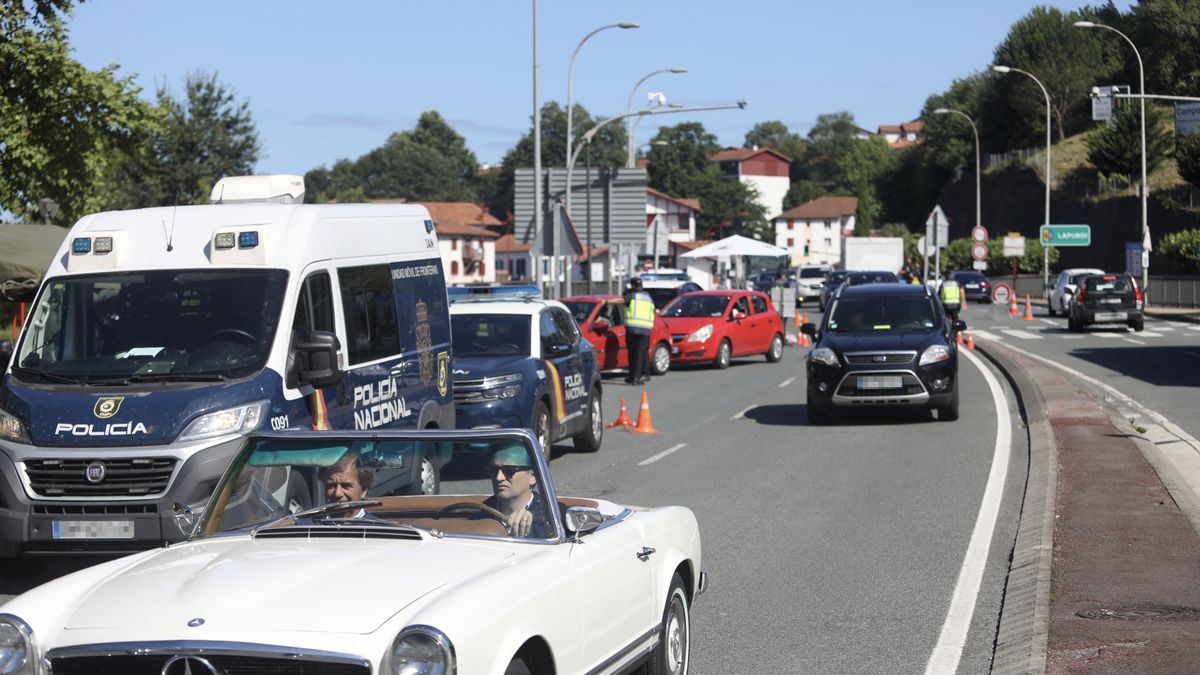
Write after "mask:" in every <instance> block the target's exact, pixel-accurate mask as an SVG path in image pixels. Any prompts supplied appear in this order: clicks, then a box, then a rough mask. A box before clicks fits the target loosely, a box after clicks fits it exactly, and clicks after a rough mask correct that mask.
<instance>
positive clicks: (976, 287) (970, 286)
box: [967, 284, 979, 290]
mask: <svg viewBox="0 0 1200 675" xmlns="http://www.w3.org/2000/svg"><path fill="white" fill-rule="evenodd" d="M967 288H969V289H971V290H976V289H978V288H979V284H967Z"/></svg>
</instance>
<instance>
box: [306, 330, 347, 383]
mask: <svg viewBox="0 0 1200 675" xmlns="http://www.w3.org/2000/svg"><path fill="white" fill-rule="evenodd" d="M341 347H342V345H341V342H339V341H338V338H337V335H334V334H333V333H330V332H329V331H324V330H318V331H313V332H312V333H309V334H308V337H306V338H305V339H304V340H303V341H301V342H300V343H298V344H297V345H296V352H297V354H296V357H297V361H298V362H299V364H300V383H301V384H308V385H312V386H313V387H314V388H316V389H323V388H325V387H332V386H335V385H338V384H341V382H342V371H341V370H339V369H338V365H337V362H338V359H337V356H338V350H339V349H341Z"/></svg>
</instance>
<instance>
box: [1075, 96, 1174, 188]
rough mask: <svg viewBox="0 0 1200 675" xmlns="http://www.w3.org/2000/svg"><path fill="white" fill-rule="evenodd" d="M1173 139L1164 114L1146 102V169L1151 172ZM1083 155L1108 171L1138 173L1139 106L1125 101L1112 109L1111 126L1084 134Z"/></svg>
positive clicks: (1140, 164)
mask: <svg viewBox="0 0 1200 675" xmlns="http://www.w3.org/2000/svg"><path fill="white" fill-rule="evenodd" d="M1172 141H1173V139H1172V137H1171V132H1169V131H1167V130H1166V114H1165V113H1164V112H1163V110H1162V109H1161V108H1159V107H1158V106H1155V105H1153V104H1150V105H1147V106H1146V172H1147V173H1153V172H1154V170H1155V169H1156V168H1158V166H1159V165H1160V164H1162V162H1163V160H1165V159H1166V158H1167V153H1168V152H1170V150H1171V143H1172ZM1087 148H1088V152H1087V158H1088V161H1089V162H1091V163H1092V164H1094V165H1095V166H1096V168H1097V169H1099V170H1100V171H1102V172H1104V173H1109V174H1125V175H1130V174H1138V173H1141V170H1142V116H1141V110H1140V108H1139V106H1137V105H1135V104H1132V103H1129V104H1125V105H1122V106H1120V107H1118V108H1117V109H1116V110H1114V111H1113V124H1112V126H1103V127H1101V128H1099V129H1097V130H1096V131H1094V132H1093V133H1092V134H1091V135H1090V136H1088V137H1087Z"/></svg>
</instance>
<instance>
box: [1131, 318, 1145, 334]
mask: <svg viewBox="0 0 1200 675" xmlns="http://www.w3.org/2000/svg"><path fill="white" fill-rule="evenodd" d="M1129 327H1130V328H1132V329H1133V330H1135V331H1136V332H1138V333H1140V332H1142V331H1143V330H1145V329H1146V320H1145V319H1135V320H1134V321H1133V323H1130V324H1129Z"/></svg>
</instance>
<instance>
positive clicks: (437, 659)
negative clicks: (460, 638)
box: [392, 626, 455, 675]
mask: <svg viewBox="0 0 1200 675" xmlns="http://www.w3.org/2000/svg"><path fill="white" fill-rule="evenodd" d="M454 671H455V667H454V647H453V645H451V644H450V639H449V638H447V637H446V636H445V635H444V634H443V633H442V632H441V631H439V630H437V629H436V628H432V627H430V626H410V627H408V628H406V629H404V631H403V632H402V633H400V635H398V636H396V641H395V642H394V643H393V644H392V673H394V675H453V674H454Z"/></svg>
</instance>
